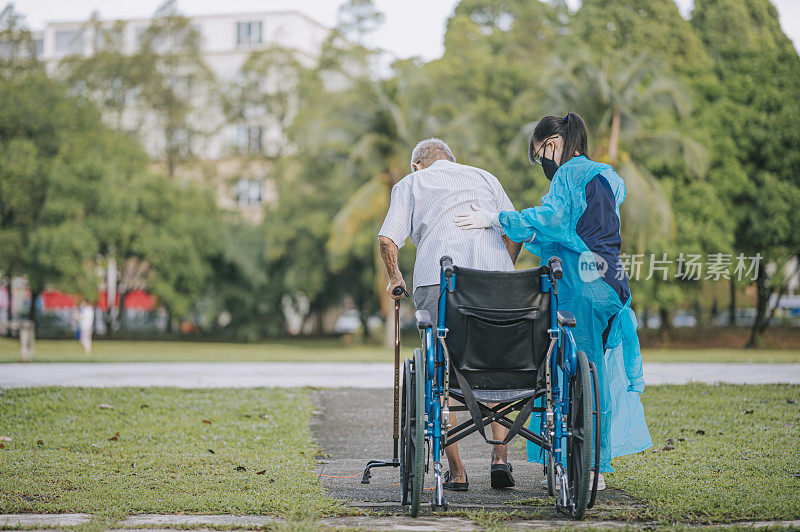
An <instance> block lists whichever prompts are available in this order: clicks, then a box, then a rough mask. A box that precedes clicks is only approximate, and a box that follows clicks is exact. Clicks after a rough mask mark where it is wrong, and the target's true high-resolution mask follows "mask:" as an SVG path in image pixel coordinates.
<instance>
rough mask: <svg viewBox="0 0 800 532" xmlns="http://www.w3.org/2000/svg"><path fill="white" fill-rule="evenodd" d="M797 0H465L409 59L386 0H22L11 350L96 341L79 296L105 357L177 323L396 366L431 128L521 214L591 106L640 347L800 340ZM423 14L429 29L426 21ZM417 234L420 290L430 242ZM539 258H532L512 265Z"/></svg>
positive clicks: (7, 57) (7, 100)
mask: <svg viewBox="0 0 800 532" xmlns="http://www.w3.org/2000/svg"><path fill="white" fill-rule="evenodd" d="M792 3H793V2H791V1H789V0H786V1H785V2H783V4H784V5H783V6H781V5H780V3H778V5H779V7H780V8H781V9H782V10H784V11H785V12H779V10H778V8H777V7H776V5H773V4H772V3H771V2H770V1H769V0H695V1H694V4H693V5H691V6H688V8H687V5H686V3H685V2H681V5H680V6H679V5H677V4H676V3H675V2H674V1H673V0H583V1H582V2H580V3H578V2H569V3H565V2H563V1H560V0H553V1H549V2H544V1H537V0H525V1H523V0H461V1H459V2H453V3H452V5H453V7H452V11H451V12H450V13H449V16H448V17H447V19H446V21H444V22H446V27H444V29H443V36H442V37H441V38H442V39H443V47H442V53H441V54H439V55H436V54H433V55H434V56H425V57H410V58H407V57H402V58H401V57H398V55H397V54H395V53H393V52H392V51H391V50H386V49H383V48H382V47H381V46H380V45H379V44H376V42H377V41H376V39H375V35H378V34H380V32H381V28H382V25H383V24H384V23H385V19H386V17H385V15H384V13H382V12H381V11H380V10H379V9H378V7H377V6H376V5H375V4H374V3H373V2H372V1H371V0H348V1H347V2H345V3H344V4H342V5H341V6H340V7H339V8H338V11H337V14H336V17H335V18H336V21H335V23H333V24H327V23H321V22H319V21H317V20H315V19H314V18H313V13H312V14H311V16H309V14H304V13H301V12H298V11H293V10H288V11H263V12H251V13H228V14H225V13H224V9H225V7H224V6H219V9H218V11H220V12H222V13H221V14H217V15H193V14H192V13H184V12H183V11H181V10H180V9H179V7H180V6H179V5H178V4H176V2H174V1H172V0H168V1H167V2H165V3H164V4H163V5H161V6H160V7H158V9H157V10H156V11H155V12H154V13H153V14H152V16H149V17H146V18H130V19H124V20H115V19H113V18H106V17H104V14H103V12H102V11H99V12H97V11H96V12H94V13H93V14H92V15H91V16H89V17H88V18H85V19H84V20H75V19H74V18H73V19H71V20H69V21H50V22H47V23H46V24H44V25H42V26H41V27H29V26H28V24H27V22H26V7H25V3H20V4H18V5H14V4H9V5H7V6H6V7H5V8H4V9H3V11H2V14H0V117H2V118H0V334H1V335H3V336H7V337H9V338H8V339H5V340H3V339H0V361H12V360H14V361H16V360H18V359H19V347H18V342H17V340H16V337H17V336H18V335H19V334H20V330H21V329H22V328H23V324H24V323H29V324H32V325H33V328H34V330H35V334H36V337H37V339H53V340H56V339H67V338H74V336H75V330H76V327H77V321H78V319H79V318H78V307H79V305H80V302H81V301H84V300H85V301H86V302H87V303H88V304H89V305H90V306H92V307H93V308H94V311H95V312H94V325H93V331H94V334H95V335H96V337H97V338H101V339H109V340H113V342H111V341H109V342H105V343H103V342H101V345H100V346H99V347H98V348H97V349H96V352H97V353H98V355H96V356H99V357H100V358H102V357H111V353H116V354H115V355H114V357H116V358H113V359H126V360H137V359H158V358H160V357H163V358H170V357H178V358H180V356H179V355H177V354H175V353H174V351H175V350H176V349H179V348H177V347H176V346H175V345H174V344H169V343H164V342H163V341H165V340H179V339H182V340H209V341H216V342H222V341H225V342H229V343H227V344H225V347H221V344H218V343H209V344H208V345H207V346H206V347H196V348H195V349H194V350H193V351H192V352H191V353H190V354H187V355H186V356H188V357H191V358H198V359H206V358H213V359H226V358H233V359H240V360H241V359H244V360H247V359H258V360H268V359H270V356H271V355H270V353H272V352H273V351H276V352H280V353H281V355H280V356H282V357H286V356H289V357H290V358H291V357H292V356H296V357H297V359H298V360H302V359H304V358H303V357H308V356H309V355H308V353H309V352H312V351H313V352H319V353H328V355H329V357H332V359H337V357H338V358H341V359H342V360H379V359H380V360H383V359H385V355H386V351H384V349H383V348H382V347H381V346H382V345H384V344H385V338H386V337H387V335H388V336H391V332H392V331H389V330H387V328H386V327H385V326H384V324H385V323H386V320H385V318H386V316H387V314H388V313H389V312H390V310H391V309H390V307H389V304H390V301H389V300H388V298H387V297H386V296H385V294H384V288H385V286H386V280H385V278H384V275H385V274H384V268H383V266H382V264H381V263H380V259H379V257H378V254H377V240H376V233H377V230H378V228H379V227H380V224H381V222H382V220H383V217H384V215H385V213H386V210H387V207H388V199H389V191H390V189H391V187H392V186H393V185H394V184H395V183H396V182H397V181H399V180H400V179H402V178H403V177H404V176H405V175H406V174H407V173H409V171H410V170H409V159H410V151H411V148H412V147H413V146H414V145H415V144H416V142H417V141H418V140H420V139H422V138H426V137H430V136H438V137H441V138H443V139H444V140H445V141H446V142H448V143H449V144H450V146H451V147H452V148H453V151H454V153H455V155H456V157H457V159H458V161H459V162H461V163H465V164H469V165H474V166H480V167H482V168H485V169H486V170H488V171H490V172H492V173H493V174H494V175H496V176H497V177H498V178H499V180H500V182H501V183H502V184H503V186H504V187H505V189H506V191H507V193H508V195H509V196H510V197H511V199H512V201H513V202H514V205H515V207H516V208H517V209H522V208H525V207H529V206H532V205H536V204H537V203H538V202H539V198H540V197H541V196H542V195H543V194H544V193H545V192H546V191H547V188H548V185H549V183H548V182H547V180H546V179H545V178H544V176H543V175H542V172H541V170H539V169H538V168H531V167H530V165H529V163H528V160H527V152H526V150H527V142H528V139H529V136H530V133H531V131H532V127H533V124H534V122H533V121H534V120H536V119H537V118H539V117H540V116H542V115H544V114H562V115H563V114H565V113H566V112H567V111H570V110H571V111H575V112H578V113H580V114H581V115H582V116H583V117H584V119H585V120H586V121H587V124H588V126H589V128H590V131H591V134H592V145H591V146H590V150H591V152H592V154H593V158H594V159H596V160H600V161H603V162H608V163H610V164H612V165H614V167H615V168H617V170H618V171H619V173H620V175H621V176H622V177H623V178H624V179H625V182H626V185H627V191H628V192H627V199H626V201H625V203H624V204H623V208H622V232H623V252H624V253H625V255H626V257H628V259H629V261H630V262H629V264H628V267H629V268H630V271H629V273H631V274H632V275H631V278H632V292H633V295H634V300H633V306H634V308H635V309H636V310H637V313H638V315H639V319H640V328H641V336H642V340H643V345H644V346H645V348H648V349H652V350H653V351H652V352H654V353H655V352H658V353H660V356H661V357H662V359H665V360H669V359H670V356H671V355H670V354H669V353H670V352H669V351H665V350H664V349H663V348H672V349H675V351H674V356H675V357H677V359H680V360H695V359H698V358H700V359H702V358H703V357H704V356H705V357H706V358H708V357H709V356H710V357H711V358H712V359H713V358H714V355H709V354H708V353H712V352H714V350H708V351H706V353H707V354H706V355H702V354H699V353H700V350H706V349H707V348H716V349H717V350H720V349H725V350H728V351H730V350H731V349H733V348H742V347H745V346H747V347H751V348H769V349H774V350H775V351H774V354H773V355H769V354H767V355H764V356H765V357H768V358H769V357H775V359H776V360H783V361H797V360H799V359H800V354H799V353H800V282H799V279H800V277H799V270H798V266H799V265H800V263H799V262H798V255H800V231H798V230H797V228H798V227H800V126H798V120H800V57H798V52H797V49H796V47H795V45H794V44H793V42H792V40H791V39H790V38H789V37H787V35H786V34H785V28H786V27H787V24H789V25H791V24H793V25H795V26H796V25H798V24H800V20H798V19H794V20H790V21H789V22H787V20H786V17H791V16H792V13H794V14H795V15H796V14H797V13H796V9H795V10H794V11H793V9H794V8H792V7H791V6H790V4H792ZM97 7H98V8H101V9H102V6H100V5H99V3H98V6H97ZM679 7H680V8H679ZM795 7H796V6H795ZM417 15H418V17H419V18H425V17H426V12H425V11H424V9H422V10H420V12H419V13H417V14H416V15H415V16H417ZM410 20H411V21H412V23H410V24H408V25H407V33H406V38H407V39H408V40H409V41H413V40H414V39H416V38H417V35H416V32H418V31H422V28H425V27H427V26H425V24H420V25H419V26H417V25H416V24H414V23H413V20H414V18H413V17H410ZM781 22H783V23H784V24H783V27H782V26H781ZM420 38H421V39H423V40H429V39H430V36H429V35H426V36H424V38H423V37H420ZM400 255H401V269H402V271H403V273H404V274H405V276H406V280H407V282H408V283H409V286H410V283H411V273H412V269H413V260H414V250H413V246H411V245H407V246H405V247H404V248H403V249H402V250H401V254H400ZM637 257H638V259H637ZM637 260H638V261H639V264H640V267H641V268H640V271H638V272H637V271H635V268H636V264H637ZM692 261H693V263H694V265H695V266H696V267H695V268H687V266H688V265H689V264H690V263H692ZM536 264H537V262H536V258H535V257H533V256H532V255H530V254H528V253H526V252H523V254H522V255H521V257H520V260H519V262H518V268H523V267H532V266H535V265H536ZM698 264H699V266H697V265H698ZM404 305H406V307H405V308H404V323H405V326H406V327H407V328H408V329H409V330H408V334H409V338H413V335H414V333H413V332H412V329H413V323H412V322H411V316H412V312H411V307H410V306H409V304H408V303H405V304H404ZM300 337H302V338H300ZM139 340H162V342H152V343H151V344H150V345H151V347H150V348H148V347H143V344H142V343H140V342H138V341H139ZM131 341H137V342H136V343H132V342H131ZM264 341H268V342H269V343H268V344H264V343H261V342H264ZM231 342H235V343H237V345H233V344H231ZM239 343H241V344H242V345H238V344H239ZM244 343H249V344H255V345H244ZM75 345H77V343H75ZM658 348H661V349H660V350H659V351H656V349H658ZM38 349H39V354H40V355H41V356H43V357H44V358H43V360H49V359H53V360H56V359H59V356H61V354H63V353H64V352H65V348H64V342H55V341H51V342H47V341H45V342H40V343H39V348H38ZM69 349H73V348H72V347H70V348H69ZM69 349H68V350H67V352H70V353H71V352H72V351H69ZM148 349H149V350H150V351H148ZM343 349H344V350H343ZM75 352H77V351H75ZM148 352H149V353H150V354H149V355H148V354H147V353H148ZM143 353H144V354H143ZM170 353H173V354H170ZM287 353H288V355H287ZM743 353H744V354H742V355H741V357H742V359H747V357H748V356H750V355H747V354H746V353H747V352H744V351H743ZM276 356H277V355H276ZM725 356H727V357H729V359H731V357H732V359H737V357H739V356H740V355H730V354H728V355H725ZM48 357H51V358H48ZM142 357H143V358H142ZM312 358H313V357H312ZM645 358H646V359H647V352H646V357H645ZM40 359H41V358H40ZM109 359H112V358H109Z"/></svg>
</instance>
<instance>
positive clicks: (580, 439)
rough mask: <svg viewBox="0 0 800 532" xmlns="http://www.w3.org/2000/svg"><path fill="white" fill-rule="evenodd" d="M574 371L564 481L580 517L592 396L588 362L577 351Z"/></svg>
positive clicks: (589, 450)
mask: <svg viewBox="0 0 800 532" xmlns="http://www.w3.org/2000/svg"><path fill="white" fill-rule="evenodd" d="M577 359H578V368H577V373H576V374H575V376H574V377H573V378H572V379H570V381H569V415H568V416H567V482H568V485H569V495H570V497H569V500H570V501H571V503H572V508H571V510H572V516H573V517H575V518H576V519H581V518H583V516H584V514H585V513H586V505H587V503H588V500H589V480H590V479H589V469H590V466H591V460H592V447H593V445H592V444H593V441H594V440H593V437H594V436H593V431H592V425H593V423H592V397H591V395H590V394H591V390H592V385H591V374H590V371H589V361H588V359H587V358H586V354H585V353H584V352H583V351H578V356H577Z"/></svg>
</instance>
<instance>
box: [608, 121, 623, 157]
mask: <svg viewBox="0 0 800 532" xmlns="http://www.w3.org/2000/svg"><path fill="white" fill-rule="evenodd" d="M620 127H621V125H620V116H619V110H618V109H616V108H614V114H613V115H612V116H611V136H610V137H609V138H608V160H609V163H610V164H611V165H615V164H616V163H617V157H618V156H619V135H620Z"/></svg>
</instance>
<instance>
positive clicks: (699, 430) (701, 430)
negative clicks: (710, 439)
mask: <svg viewBox="0 0 800 532" xmlns="http://www.w3.org/2000/svg"><path fill="white" fill-rule="evenodd" d="M705 433H706V431H704V430H703V429H697V430H696V431H695V434H699V435H700V436H703V435H704V434H705Z"/></svg>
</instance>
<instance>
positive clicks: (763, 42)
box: [691, 0, 800, 347]
mask: <svg viewBox="0 0 800 532" xmlns="http://www.w3.org/2000/svg"><path fill="white" fill-rule="evenodd" d="M691 22H692V25H693V26H694V27H695V28H696V30H697V32H698V33H699V35H700V37H701V38H702V40H703V42H704V44H705V45H706V48H707V50H708V53H709V54H710V55H711V57H712V58H713V59H714V69H713V72H714V73H715V74H716V76H717V78H718V80H719V86H720V88H721V90H720V93H719V94H718V95H717V96H716V97H715V98H714V100H716V101H715V102H714V103H716V104H717V106H718V108H719V109H721V110H722V111H723V112H721V113H719V114H718V115H717V116H716V117H715V119H716V121H717V123H719V124H720V127H721V128H723V130H724V131H730V132H731V135H730V138H731V142H732V146H731V149H730V150H729V156H730V157H731V158H733V159H735V160H736V161H737V162H738V164H739V165H741V168H742V169H743V179H741V180H738V181H734V186H725V187H721V188H720V190H721V192H722V193H723V194H724V195H725V197H726V199H728V200H729V202H730V205H731V213H732V214H733V217H734V219H735V221H736V251H737V252H741V253H745V254H747V255H749V256H752V255H755V254H756V253H761V255H762V257H764V261H765V263H774V264H775V265H776V268H775V271H776V272H781V271H783V268H782V265H783V264H785V263H786V261H787V260H788V259H789V258H790V257H791V256H792V255H797V254H798V250H800V241H798V236H797V233H796V231H789V232H787V231H786V229H787V227H791V224H793V223H796V221H795V218H794V213H796V212H797V211H798V210H800V204H798V203H796V201H797V195H796V194H794V192H793V191H796V189H797V187H798V186H800V179H799V178H798V176H799V175H800V134H798V132H797V131H798V130H797V127H796V125H794V124H793V123H792V122H793V120H792V117H796V116H798V114H800V103H798V100H797V94H798V93H800V58H798V55H797V52H796V50H795V49H794V46H793V45H792V43H791V41H790V40H789V39H788V38H787V37H786V35H785V34H784V33H783V31H782V30H781V28H780V24H779V21H778V13H777V11H776V10H775V7H774V6H773V5H772V4H771V3H770V2H769V1H768V0H756V1H744V0H698V1H697V2H696V3H695V9H694V11H693V14H692V21H691ZM764 80H769V82H768V83H765V82H764ZM762 266H763V264H762ZM784 283H785V279H781V278H780V275H778V276H775V275H769V274H768V273H767V272H766V271H763V269H762V271H761V272H760V275H759V277H758V279H757V280H756V285H757V294H758V298H757V318H756V321H755V323H754V325H753V328H752V330H751V335H750V339H749V341H748V346H749V347H753V346H755V345H757V344H758V343H759V341H760V338H761V335H762V334H763V332H764V331H765V330H766V327H767V326H768V324H769V318H770V314H769V312H768V303H769V300H770V297H771V296H772V295H773V294H776V293H777V294H780V293H781V292H783V290H784V288H783V287H782V285H783V284H784Z"/></svg>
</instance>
